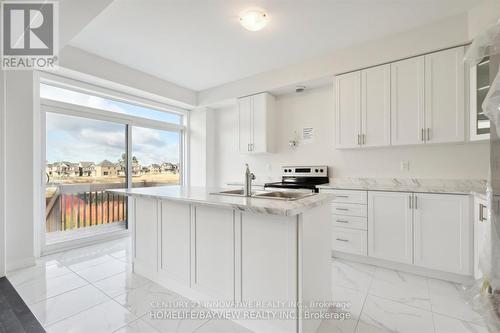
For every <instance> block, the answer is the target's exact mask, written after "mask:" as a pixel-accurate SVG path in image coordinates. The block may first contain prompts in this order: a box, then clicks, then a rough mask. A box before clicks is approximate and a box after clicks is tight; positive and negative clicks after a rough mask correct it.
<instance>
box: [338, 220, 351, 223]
mask: <svg viewBox="0 0 500 333" xmlns="http://www.w3.org/2000/svg"><path fill="white" fill-rule="evenodd" d="M336 221H337V222H338V223H349V221H344V220H336Z"/></svg>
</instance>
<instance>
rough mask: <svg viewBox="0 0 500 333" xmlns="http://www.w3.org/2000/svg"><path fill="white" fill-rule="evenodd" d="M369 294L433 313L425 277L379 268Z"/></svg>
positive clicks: (374, 275)
mask: <svg viewBox="0 0 500 333" xmlns="http://www.w3.org/2000/svg"><path fill="white" fill-rule="evenodd" d="M368 293H369V294H370V295H375V296H379V297H382V298H387V299H390V300H393V301H397V302H399V303H403V304H406V305H411V306H416V307H419V308H422V309H424V310H428V311H431V300H430V296H429V286H428V283H427V278H425V277H420V276H418V275H414V274H409V273H403V272H399V271H395V270H391V269H384V268H380V267H377V269H376V270H375V274H373V280H372V284H371V286H370V289H369V291H368Z"/></svg>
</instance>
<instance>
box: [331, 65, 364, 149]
mask: <svg viewBox="0 0 500 333" xmlns="http://www.w3.org/2000/svg"><path fill="white" fill-rule="evenodd" d="M335 108H336V137H337V140H336V141H337V142H336V147H337V148H355V147H359V146H360V144H361V120H360V117H361V72H360V71H357V72H353V73H348V74H343V75H338V76H337V77H336V80H335Z"/></svg>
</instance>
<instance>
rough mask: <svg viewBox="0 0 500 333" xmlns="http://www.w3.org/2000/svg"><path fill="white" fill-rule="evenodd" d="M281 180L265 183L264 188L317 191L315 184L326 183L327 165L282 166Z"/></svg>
mask: <svg viewBox="0 0 500 333" xmlns="http://www.w3.org/2000/svg"><path fill="white" fill-rule="evenodd" d="M281 174H282V176H281V182H276V183H266V184H265V185H264V188H265V189H266V190H269V189H280V190H284V189H285V190H304V191H312V192H317V189H316V185H321V184H326V183H328V181H329V180H328V167H327V166H325V165H319V166H284V167H282V168H281Z"/></svg>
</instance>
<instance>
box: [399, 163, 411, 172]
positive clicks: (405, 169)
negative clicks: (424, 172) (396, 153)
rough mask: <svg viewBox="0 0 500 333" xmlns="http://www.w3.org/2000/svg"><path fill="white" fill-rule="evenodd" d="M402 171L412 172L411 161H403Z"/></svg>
mask: <svg viewBox="0 0 500 333" xmlns="http://www.w3.org/2000/svg"><path fill="white" fill-rule="evenodd" d="M401 171H403V172H408V171H410V161H401Z"/></svg>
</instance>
